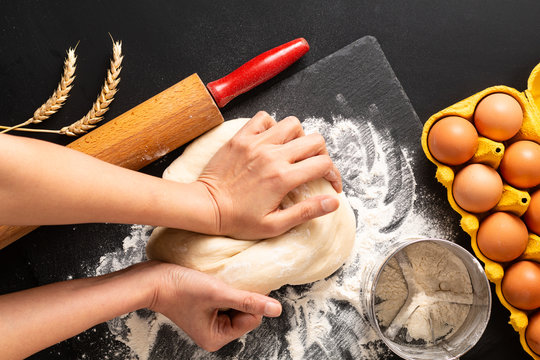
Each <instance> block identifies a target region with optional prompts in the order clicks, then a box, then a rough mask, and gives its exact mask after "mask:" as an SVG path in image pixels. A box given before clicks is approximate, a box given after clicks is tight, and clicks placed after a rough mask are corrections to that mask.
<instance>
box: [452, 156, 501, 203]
mask: <svg viewBox="0 0 540 360" xmlns="http://www.w3.org/2000/svg"><path fill="white" fill-rule="evenodd" d="M502 190H503V182H502V180H501V177H500V176H499V174H498V173H497V172H496V171H495V170H493V169H492V168H491V167H489V166H486V165H483V164H471V165H467V166H466V167H464V168H463V169H462V170H461V171H460V172H458V173H457V175H456V177H455V178H454V184H453V187H452V192H453V194H454V199H455V200H456V203H457V204H458V205H459V206H460V207H461V208H463V209H464V210H466V211H470V212H473V213H481V212H484V211H488V210H490V209H491V208H493V207H494V206H495V205H497V203H498V202H499V200H500V199H501V195H502Z"/></svg>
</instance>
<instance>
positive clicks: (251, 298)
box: [150, 262, 281, 351]
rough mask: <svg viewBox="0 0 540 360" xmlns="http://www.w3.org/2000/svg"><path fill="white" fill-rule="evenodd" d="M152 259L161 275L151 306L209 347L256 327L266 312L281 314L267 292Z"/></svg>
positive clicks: (209, 348)
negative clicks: (239, 287)
mask: <svg viewBox="0 0 540 360" xmlns="http://www.w3.org/2000/svg"><path fill="white" fill-rule="evenodd" d="M153 263H155V264H156V266H157V267H158V268H159V273H160V275H159V279H158V281H157V282H156V290H155V293H154V297H153V301H152V304H151V305H150V308H151V309H152V310H155V311H158V312H160V313H162V314H163V315H165V316H167V317H168V318H169V319H171V320H172V321H173V322H174V323H176V324H177V325H178V326H179V327H180V328H182V330H184V332H185V333H186V334H187V335H188V336H189V337H190V338H191V339H193V341H194V342H195V343H196V344H197V345H199V346H200V347H202V348H203V349H205V350H207V351H216V350H218V349H220V348H221V347H222V346H224V345H225V344H227V343H229V342H231V341H233V340H235V339H237V338H239V337H240V336H242V335H244V334H245V333H247V332H249V331H251V330H253V329H255V328H256V327H258V326H259V325H260V323H261V320H262V317H263V316H269V317H277V316H279V315H280V314H281V304H280V303H279V302H278V301H276V300H274V299H272V298H269V297H267V296H263V295H260V294H256V293H251V292H248V291H242V290H237V289H234V288H232V287H230V286H228V285H227V284H225V283H223V282H222V281H220V280H218V279H216V278H214V277H212V276H210V275H206V274H203V273H201V272H198V271H195V270H191V269H187V268H184V267H181V266H178V265H173V264H164V263H158V262H153ZM219 309H230V310H227V311H220V310H219Z"/></svg>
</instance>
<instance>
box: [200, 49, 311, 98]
mask: <svg viewBox="0 0 540 360" xmlns="http://www.w3.org/2000/svg"><path fill="white" fill-rule="evenodd" d="M308 50H309V44H308V43H307V41H306V39H304V38H298V39H296V40H293V41H289V42H288V43H286V44H283V45H280V46H278V47H276V48H273V49H272V50H268V51H266V52H264V53H262V54H261V55H259V56H257V57H255V58H253V59H251V60H250V61H248V62H247V63H245V64H244V65H242V66H240V67H239V68H238V69H236V70H234V71H233V72H232V73H230V74H229V75H227V76H225V77H223V78H221V79H219V80H216V81H212V82H211V83H208V90H210V92H211V93H212V96H213V97H214V100H216V103H217V105H218V106H219V107H220V108H222V107H224V106H225V105H227V103H228V102H229V101H231V100H232V99H234V98H235V97H237V96H238V95H240V94H243V93H245V92H246V91H249V90H251V89H253V88H254V87H255V86H257V85H259V84H262V83H263V82H265V81H267V80H270V79H271V78H273V77H274V76H276V75H277V74H279V73H280V72H282V71H283V70H285V69H286V68H288V67H289V66H291V65H292V64H293V63H294V62H295V61H296V60H298V59H300V58H301V57H302V56H303V55H304V54H305V53H306V52H308Z"/></svg>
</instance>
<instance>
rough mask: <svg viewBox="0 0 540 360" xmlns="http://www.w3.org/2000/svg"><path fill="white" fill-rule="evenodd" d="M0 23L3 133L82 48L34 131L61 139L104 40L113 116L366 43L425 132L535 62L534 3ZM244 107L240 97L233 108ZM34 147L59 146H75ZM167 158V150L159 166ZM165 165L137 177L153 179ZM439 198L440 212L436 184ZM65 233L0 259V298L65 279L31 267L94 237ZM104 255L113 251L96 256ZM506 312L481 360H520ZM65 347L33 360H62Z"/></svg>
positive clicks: (366, 4) (16, 11)
mask: <svg viewBox="0 0 540 360" xmlns="http://www.w3.org/2000/svg"><path fill="white" fill-rule="evenodd" d="M1 12H2V14H1V15H0V84H1V85H2V86H1V87H0V98H1V99H2V101H0V114H2V116H1V117H0V119H1V121H0V124H1V125H12V124H16V123H19V122H21V121H22V120H24V119H27V118H28V117H29V116H30V115H31V113H32V112H33V111H34V109H35V108H36V107H37V106H39V105H40V104H41V103H42V102H43V101H44V100H45V99H47V97H48V96H50V93H51V92H52V89H53V87H54V86H55V84H56V82H57V81H58V78H59V77H60V74H61V64H62V61H63V58H64V55H65V52H64V51H65V50H66V49H67V48H68V47H70V46H74V45H75V44H76V43H77V42H78V41H80V44H79V46H78V48H77V55H78V62H77V67H78V70H77V80H76V81H77V83H76V86H75V87H74V88H73V90H72V92H71V96H70V99H69V101H68V102H67V103H66V105H65V107H64V108H63V109H62V110H61V111H60V112H59V113H58V114H57V115H56V116H55V117H54V118H52V119H50V120H48V121H47V122H46V124H43V126H41V127H45V128H59V127H62V126H64V125H66V124H70V123H71V122H73V120H74V119H77V118H79V117H80V116H82V115H83V114H84V113H85V112H86V109H88V108H89V107H90V106H91V103H92V101H93V100H94V99H95V97H96V95H97V94H98V92H99V89H100V87H101V84H102V80H103V77H104V73H105V71H106V68H107V64H108V59H109V57H110V52H111V44H110V38H109V35H108V33H110V34H112V35H113V36H114V38H116V39H120V40H122V41H123V51H124V54H125V55H126V57H125V60H124V69H123V70H122V75H121V77H122V82H121V83H120V92H119V93H118V95H117V97H116V100H115V102H114V103H113V105H112V107H111V110H110V111H109V113H108V114H107V118H108V119H111V118H113V117H115V116H116V115H119V114H121V113H123V112H124V111H126V110H128V109H130V108H132V107H133V106H135V105H137V104H138V103H140V102H142V101H143V100H145V99H147V98H149V97H150V96H152V95H154V94H156V93H158V92H159V91H162V90H164V89H166V88H167V87H169V86H171V85H173V84H174V83H176V82H177V81H179V80H181V79H183V78H185V77H186V76H188V75H190V74H192V73H194V72H197V73H198V74H199V75H200V76H201V78H202V79H203V81H205V82H209V81H211V80H215V79H217V78H219V77H220V76H223V75H224V74H226V73H228V72H230V71H231V70H233V69H234V68H235V67H237V66H239V65H240V64H241V63H242V62H243V61H246V60H248V59H249V58H251V57H253V56H254V55H257V54H258V53H260V52H263V51H265V50H267V49H269V48H271V47H274V46H277V45H279V44H281V43H284V42H286V41H289V40H291V39H293V38H296V37H300V36H301V37H305V38H306V39H307V40H308V41H309V43H310V45H311V50H310V52H309V53H308V54H307V55H306V56H305V57H304V58H303V59H302V60H301V61H300V62H298V63H297V64H295V65H294V66H293V67H292V68H290V69H289V70H287V71H286V72H285V74H282V75H280V76H282V77H283V78H285V77H286V76H288V75H291V74H293V73H295V72H297V71H299V70H301V69H303V68H305V67H307V66H309V65H310V64H313V63H314V62H316V61H317V60H319V59H321V58H323V57H325V56H327V55H329V54H331V53H333V52H334V51H336V50H338V49H340V48H342V47H343V46H345V45H347V44H349V43H351V42H353V41H355V40H356V39H358V38H360V37H363V36H364V35H373V36H375V37H376V38H377V40H378V42H379V43H380V45H381V47H382V49H383V51H384V53H385V55H386V57H387V59H388V61H389V62H390V65H391V66H392V68H393V70H394V72H395V74H396V75H397V77H398V78H399V80H400V82H401V84H402V86H403V88H404V90H405V92H406V93H407V95H408V97H409V98H410V100H411V102H412V105H413V106H414V108H415V110H416V112H417V114H418V116H419V118H420V119H421V120H422V121H426V120H427V119H428V118H429V116H430V115H431V114H433V113H435V112H437V111H438V110H440V109H442V108H445V107H447V106H448V105H450V104H453V103H455V102H456V101H459V100H461V99H463V98H465V97H467V96H469V95H471V94H473V93H475V92H477V91H480V90H482V89H484V88H486V87H489V86H492V85H499V84H502V85H507V86H511V87H514V88H516V89H518V90H520V91H521V90H523V89H524V88H525V87H526V81H527V78H528V76H529V73H530V71H531V70H532V68H533V67H534V66H535V65H536V64H537V63H538V62H539V61H540V48H539V46H538V44H540V21H539V16H540V2H538V1H489V2H486V1H483V2H481V1H449V2H430V1H407V2H370V1H331V2H329V1H326V2H318V1H317V2H316V1H257V2H254V1H252V2H249V1H244V2H242V1H227V2H214V1H200V0H199V1H197V2H182V1H177V2H172V1H170V2H167V1H156V0H154V1H152V2H137V1H131V2H130V1H125V2H122V1H115V2H109V1H93V2H80V3H77V4H73V5H72V4H71V3H66V2H59V1H47V2H45V1H39V2H38V1H35V2H32V3H30V2H25V1H4V2H3V4H2V10H1ZM275 81H279V78H278V79H277V80H275ZM241 103H242V99H241V98H240V99H237V100H235V101H234V102H233V103H231V104H230V106H231V108H232V109H234V106H235V105H238V104H241ZM225 115H226V113H225ZM38 127H40V126H38ZM32 136H33V137H37V138H42V139H47V140H49V141H53V142H57V143H61V144H65V143H67V142H69V141H71V139H66V138H63V137H60V136H56V135H47V136H36V135H32ZM173 158H174V153H173V154H170V155H169V156H168V159H169V160H171V159H173ZM163 166H164V165H163V164H159V163H158V164H156V165H153V166H149V167H148V168H146V169H144V171H145V172H148V173H151V174H154V175H159V174H160V173H161V171H162V169H163ZM441 201H442V203H441V206H448V204H447V203H446V202H444V194H443V190H442V187H441ZM72 228H74V227H73V226H65V227H44V228H41V229H39V230H37V231H35V232H33V233H32V234H30V235H28V236H26V237H25V238H23V239H20V240H18V241H17V242H16V243H14V244H12V245H10V246H8V247H7V248H5V249H3V250H1V251H0V274H1V275H0V277H1V279H0V293H7V292H11V291H16V290H21V289H25V288H29V287H33V286H36V285H40V284H44V283H49V282H53V281H58V280H64V279H61V278H59V277H55V276H54V275H47V276H43V275H42V274H40V273H39V271H36V268H39V265H41V266H49V267H50V266H53V265H52V264H37V265H36V264H34V260H35V259H34V258H33V255H32V254H35V253H36V251H38V250H40V249H43V251H45V249H46V251H50V252H55V251H60V250H65V248H66V247H67V248H75V244H77V243H79V244H80V243H86V244H88V243H89V242H91V241H92V238H93V237H95V236H96V234H97V235H99V231H100V230H99V229H101V228H100V227H99V226H98V227H96V226H93V225H77V227H76V228H77V230H79V231H76V232H75V231H71V232H70V231H68V230H69V229H72ZM121 229H122V228H119V230H118V231H122V230H121ZM463 239H466V237H465V236H464V238H463ZM464 243H466V241H465V242H464ZM45 246H46V248H45ZM113 248H114V244H111V245H110V249H107V248H103V249H100V251H101V252H106V251H111V250H112V249H113ZM35 261H38V260H35ZM39 261H41V262H43V260H42V259H40V260H39ZM89 263H91V259H89V260H88V263H85V262H84V261H83V262H82V263H81V264H80V268H81V269H82V270H80V269H72V270H73V271H72V274H73V276H74V277H77V276H83V275H84V271H83V270H84V267H85V266H88V264H89ZM508 314H509V313H508V311H507V310H506V309H504V308H503V307H502V306H501V305H500V304H499V302H498V300H497V299H495V301H494V303H493V313H492V318H491V321H490V323H489V326H488V328H487V330H486V333H485V335H484V337H483V338H482V340H481V341H480V343H479V344H478V345H477V346H480V347H482V348H483V351H482V352H481V353H482V354H483V356H482V358H483V357H486V356H489V357H490V358H491V359H508V358H514V359H515V358H526V357H527V355H526V353H525V352H524V351H523V350H521V346H520V344H519V340H518V336H517V334H516V333H515V332H514V331H513V330H512V328H511V326H510V325H508V324H507V320H508ZM89 339H90V338H89ZM83 341H84V336H83ZM89 341H90V340H89ZM62 346H64V347H65V346H66V345H62V344H60V345H57V346H55V347H53V348H52V349H48V350H45V351H44V352H42V353H40V354H38V355H36V356H35V358H40V359H56V358H64V357H63V356H62V355H61V354H62V353H63V351H64V350H63V348H62ZM59 354H60V355H59Z"/></svg>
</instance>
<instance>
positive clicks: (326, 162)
mask: <svg viewBox="0 0 540 360" xmlns="http://www.w3.org/2000/svg"><path fill="white" fill-rule="evenodd" d="M319 161H320V164H321V168H322V169H323V170H325V171H327V172H328V171H330V170H332V169H333V167H334V163H333V162H332V159H331V158H330V156H328V155H321V157H320V160H319Z"/></svg>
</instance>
